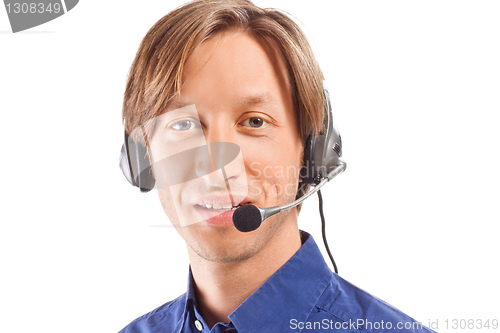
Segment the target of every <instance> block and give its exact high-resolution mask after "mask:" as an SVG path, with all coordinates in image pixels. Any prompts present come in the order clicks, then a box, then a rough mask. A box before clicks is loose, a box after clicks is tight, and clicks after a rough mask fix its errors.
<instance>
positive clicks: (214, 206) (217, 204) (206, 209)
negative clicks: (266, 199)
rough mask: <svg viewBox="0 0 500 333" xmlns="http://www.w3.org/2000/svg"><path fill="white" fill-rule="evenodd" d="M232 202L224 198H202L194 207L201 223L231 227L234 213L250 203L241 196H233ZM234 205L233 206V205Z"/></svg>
mask: <svg viewBox="0 0 500 333" xmlns="http://www.w3.org/2000/svg"><path fill="white" fill-rule="evenodd" d="M232 198H233V202H231V201H230V200H228V199H229V198H228V197H227V196H224V197H217V196H212V197H204V198H201V199H200V200H198V202H197V203H196V204H195V205H194V209H195V210H196V211H197V213H198V214H199V216H200V217H201V219H202V220H203V221H206V222H207V223H209V224H212V225H232V224H233V213H234V211H235V210H236V209H237V208H238V207H241V206H243V205H247V204H250V201H248V200H247V199H246V197H243V196H237V195H233V196H232ZM233 203H234V204H233Z"/></svg>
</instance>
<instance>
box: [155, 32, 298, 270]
mask: <svg viewBox="0 0 500 333" xmlns="http://www.w3.org/2000/svg"><path fill="white" fill-rule="evenodd" d="M182 83H183V85H182V88H181V93H180V96H178V97H177V98H176V99H175V100H174V101H173V102H172V103H170V104H169V107H168V108H167V109H166V110H165V114H168V112H175V110H178V109H179V108H182V107H186V108H185V109H186V110H188V112H192V111H193V110H195V112H194V113H197V114H198V117H199V121H200V124H199V125H200V128H201V129H202V131H200V132H199V133H202V134H201V135H202V138H203V142H205V143H206V144H208V145H209V147H210V146H211V145H210V144H211V143H212V142H230V143H234V144H236V145H238V146H239V148H240V149H241V154H240V158H239V159H237V162H234V163H232V164H229V165H227V167H226V168H225V170H224V172H225V174H224V179H225V180H226V182H224V179H222V181H221V180H220V179H218V177H217V176H216V173H214V174H211V175H204V176H202V177H199V178H197V179H196V180H195V181H194V182H191V183H189V184H190V185H186V184H187V183H186V184H184V185H183V186H184V187H182V190H180V191H175V193H174V192H173V191H172V190H171V189H169V188H168V187H167V188H166V189H160V188H159V189H158V193H159V197H160V201H161V203H162V206H163V209H164V210H165V213H166V214H167V216H168V217H169V219H170V221H171V222H172V224H173V225H174V226H175V227H176V229H177V231H178V232H179V234H180V235H181V236H182V237H183V239H184V240H185V241H186V244H187V245H188V246H189V247H190V248H191V249H192V250H193V251H194V252H195V253H196V254H198V255H199V256H200V257H201V258H204V259H207V260H210V261H215V262H238V261H241V260H244V259H247V258H250V257H252V256H253V255H254V254H256V253H257V252H258V251H259V250H260V249H262V248H263V247H264V246H265V245H266V244H267V243H268V241H269V240H270V239H271V238H272V237H274V236H277V237H279V234H280V232H281V231H282V230H284V229H285V228H284V227H283V225H285V224H287V223H288V224H290V223H296V214H297V213H296V210H295V208H294V209H292V210H289V211H285V212H281V213H279V214H277V215H274V216H272V217H270V218H269V219H267V220H266V221H265V222H263V224H262V226H261V227H260V228H258V229H257V230H255V231H252V232H248V233H242V232H240V231H238V230H237V229H236V228H235V227H234V225H233V224H232V222H231V221H232V218H231V217H232V213H231V212H229V213H225V214H222V215H219V216H218V217H217V218H212V219H205V220H202V221H201V222H198V221H196V222H197V223H193V224H186V223H182V221H181V219H180V215H186V214H187V215H190V214H191V213H193V214H198V216H202V217H203V216H205V217H206V216H211V215H210V214H211V213H210V208H207V207H204V206H206V202H207V201H211V200H213V202H214V204H217V203H220V200H221V198H224V194H225V196H226V197H227V194H228V192H229V198H233V199H234V201H236V202H235V203H236V204H237V203H240V202H241V203H245V204H248V203H249V204H253V205H255V206H257V207H272V206H278V205H283V204H287V203H290V202H292V201H293V200H294V199H295V194H296V192H297V186H298V180H299V168H300V166H301V154H302V151H303V145H302V142H301V139H300V135H299V129H298V124H297V120H296V116H295V114H294V110H293V102H292V95H291V90H290V86H289V81H288V78H287V73H286V70H285V65H284V63H283V61H282V59H281V57H280V56H279V55H278V52H277V51H275V50H274V49H273V48H271V47H269V46H266V44H264V43H262V42H260V41H258V40H257V39H255V38H253V37H251V36H250V35H248V34H246V33H244V32H238V31H226V32H223V33H218V34H216V35H214V36H213V37H212V38H210V39H209V40H207V41H205V42H204V43H203V44H201V45H200V47H199V48H198V49H197V50H196V51H195V52H194V53H193V54H192V55H191V56H190V57H189V59H188V61H187V62H186V65H185V68H184V71H183V82H182ZM190 106H191V107H192V106H194V107H195V108H194V109H189V108H190ZM176 126H177V127H175V128H177V129H182V128H180V127H179V126H181V127H182V126H184V128H186V129H187V128H189V126H190V125H187V124H186V123H182V124H179V125H176ZM153 139H154V136H153ZM151 146H152V150H153V151H155V150H156V151H158V149H159V148H158V145H155V141H154V140H152V142H151ZM171 146H173V145H171ZM213 153H214V152H210V159H212V158H213V156H212V155H213ZM241 157H242V158H241ZM235 161H236V160H235ZM212 162H213V161H212ZM195 164H196V163H193V167H194V168H196V165H195ZM156 174H158V172H156ZM218 200H219V201H218ZM179 204H182V205H183V208H182V209H183V210H185V212H180V211H179ZM176 208H177V210H176ZM213 208H214V207H212V208H211V209H213ZM215 208H217V207H215ZM205 209H207V211H205ZM212 215H213V214H212Z"/></svg>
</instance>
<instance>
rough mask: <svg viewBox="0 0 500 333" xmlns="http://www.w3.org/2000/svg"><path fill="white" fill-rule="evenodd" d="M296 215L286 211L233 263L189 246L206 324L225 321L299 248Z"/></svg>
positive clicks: (211, 324)
mask: <svg viewBox="0 0 500 333" xmlns="http://www.w3.org/2000/svg"><path fill="white" fill-rule="evenodd" d="M300 246H301V241H300V231H299V229H298V226H297V215H296V213H295V212H294V213H293V214H288V215H287V216H286V218H285V220H283V222H282V223H281V225H280V226H279V228H278V229H277V230H276V232H275V234H274V235H273V236H272V237H271V238H270V239H269V241H268V242H267V243H266V244H265V245H264V246H263V247H262V248H261V249H260V250H259V251H258V252H257V253H256V254H255V255H254V256H252V257H250V258H248V259H245V260H242V261H239V262H234V263H220V262H213V261H208V260H205V259H203V258H201V257H200V256H198V255H197V254H196V253H195V252H194V251H193V250H192V249H191V248H190V247H188V255H189V259H190V263H191V272H192V274H193V279H194V281H195V285H196V298H197V307H198V310H199V311H200V313H201V315H202V316H203V318H204V319H205V322H206V323H207V325H209V327H210V328H212V327H213V326H214V325H215V324H216V323H217V322H226V323H228V322H229V318H228V317H229V315H230V314H231V313H232V312H233V311H234V310H236V308H237V307H238V306H240V304H241V303H243V301H244V300H246V299H247V298H248V297H249V296H250V295H251V294H252V293H253V292H254V291H256V290H257V289H258V288H259V287H260V286H261V285H262V284H263V283H264V282H265V281H266V280H267V279H268V278H269V277H270V276H271V275H273V274H274V273H275V272H276V271H277V270H278V269H279V268H280V267H281V266H283V264H285V263H286V262H287V261H288V259H290V258H291V257H292V256H293V255H294V254H295V252H297V250H298V249H299V248H300Z"/></svg>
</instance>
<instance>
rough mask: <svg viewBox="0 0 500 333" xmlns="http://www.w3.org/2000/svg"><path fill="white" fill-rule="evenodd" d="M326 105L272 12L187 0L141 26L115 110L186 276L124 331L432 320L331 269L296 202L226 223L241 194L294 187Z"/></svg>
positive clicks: (292, 194)
mask: <svg viewBox="0 0 500 333" xmlns="http://www.w3.org/2000/svg"><path fill="white" fill-rule="evenodd" d="M325 108H326V101H325V98H324V92H323V76H322V73H321V70H320V68H319V66H318V64H317V62H316V60H315V58H314V56H313V54H312V52H311V49H310V47H309V45H308V43H307V41H306V39H305V37H304V35H303V33H302V32H301V31H300V29H299V28H298V27H297V26H296V24H295V23H294V22H293V21H292V20H291V19H289V18H288V17H287V16H286V15H284V14H282V13H281V12H279V11H275V10H264V9H261V8H259V7H257V6H255V5H253V4H252V3H251V2H249V1H245V0H215V1H195V2H191V3H188V4H186V5H185V6H182V7H180V8H177V9H176V10H174V11H173V12H171V13H169V14H168V15H166V16H165V17H163V18H162V19H161V20H160V21H158V22H157V23H156V24H155V25H154V26H153V27H152V28H151V30H150V31H149V32H148V34H147V35H146V37H145V38H144V40H143V42H142V43H141V46H140V48H139V51H138V53H137V56H136V58H135V60H134V63H133V64H132V67H131V70H130V74H129V78H128V82H127V88H126V92H125V99H124V111H123V118H124V122H125V129H126V132H127V133H128V134H129V135H130V137H133V138H134V140H138V141H140V140H142V141H143V142H144V145H145V146H147V149H148V159H149V160H150V162H151V164H152V165H153V171H152V172H153V174H154V178H155V182H156V186H157V189H158V194H159V198H160V202H161V204H162V206H163V208H164V210H165V213H166V214H167V216H168V218H169V220H170V221H171V222H172V224H173V225H174V226H175V227H176V230H177V231H178V233H179V234H180V235H181V237H182V238H183V239H184V241H185V242H186V245H187V250H188V255H189V260H190V272H189V283H188V291H187V293H186V294H184V295H182V296H180V297H179V298H177V299H176V300H174V301H172V302H168V303H166V304H164V305H162V306H160V307H159V308H157V309H155V310H153V311H152V312H150V313H148V314H146V315H144V316H142V317H140V318H138V319H136V320H135V321H133V322H132V323H130V324H129V325H128V326H126V327H125V328H124V329H123V330H122V332H124V333H125V332H127V333H128V332H200V331H202V332H289V331H293V332H299V331H301V330H305V331H314V332H316V331H317V332H321V331H336V332H337V331H338V332H371V331H373V330H377V331H384V330H385V329H387V330H395V329H396V330H397V331H408V332H421V331H422V332H429V330H428V329H427V328H425V327H422V326H421V325H420V324H419V323H416V322H415V321H414V320H413V319H411V318H410V317H408V316H406V315H404V314H403V313H401V312H399V311H398V310H396V309H394V308H393V307H391V306H389V305H387V304H386V303H384V302H382V301H380V300H378V299H376V298H375V297H373V296H371V295H369V294H367V293H365V292H363V291H361V290H360V289H358V288H356V287H355V286H353V285H351V284H349V283H348V282H346V281H344V280H343V279H341V278H340V277H339V276H338V275H336V274H334V273H332V272H331V271H330V270H329V269H328V266H327V265H326V263H325V262H324V260H323V258H322V256H321V253H320V251H319V249H318V247H317V246H316V244H315V242H314V240H313V239H312V237H311V236H309V235H308V234H307V233H305V232H301V231H300V230H299V229H298V224H297V220H298V214H299V211H300V206H299V207H294V208H292V209H289V210H285V211H282V212H280V213H278V214H276V215H274V216H271V217H270V218H268V219H267V220H266V221H265V222H264V223H263V224H262V226H261V227H259V228H257V229H256V230H254V231H251V232H247V233H243V232H240V231H238V230H237V229H236V228H235V227H234V225H233V222H232V215H233V213H234V208H236V207H238V206H241V205H246V204H253V205H255V206H257V207H273V206H281V205H285V204H288V203H290V202H292V201H294V200H295V199H296V197H300V196H301V195H303V191H298V188H299V184H300V175H299V172H300V168H301V166H302V164H303V152H304V145H305V142H306V138H307V137H308V136H309V135H310V134H312V135H318V133H320V131H321V130H322V127H323V119H324V110H325ZM218 143H219V145H217V144H218ZM231 144H233V145H234V146H232V145H231ZM234 147H236V148H234ZM205 148H206V150H205ZM233 148H234V149H233ZM229 155H231V157H230V158H229V157H228V156H229ZM203 156H205V157H203ZM207 169H208V170H210V171H209V172H208V171H207ZM388 325H390V327H388Z"/></svg>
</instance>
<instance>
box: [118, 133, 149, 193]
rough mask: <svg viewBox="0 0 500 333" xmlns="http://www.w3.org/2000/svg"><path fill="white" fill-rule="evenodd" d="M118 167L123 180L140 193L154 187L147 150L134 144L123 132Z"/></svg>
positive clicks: (138, 143)
mask: <svg viewBox="0 0 500 333" xmlns="http://www.w3.org/2000/svg"><path fill="white" fill-rule="evenodd" d="M120 167H121V169H122V171H123V174H124V175H125V178H127V180H128V181H129V182H130V183H131V184H132V185H134V186H137V187H139V188H140V190H141V192H149V191H151V190H152V189H153V188H154V186H155V179H154V177H153V171H152V167H151V163H150V161H149V155H148V149H147V147H146V145H145V144H143V143H141V142H136V141H135V140H133V139H132V137H131V136H129V135H128V134H127V132H125V143H124V144H123V147H122V154H121V156H120Z"/></svg>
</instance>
